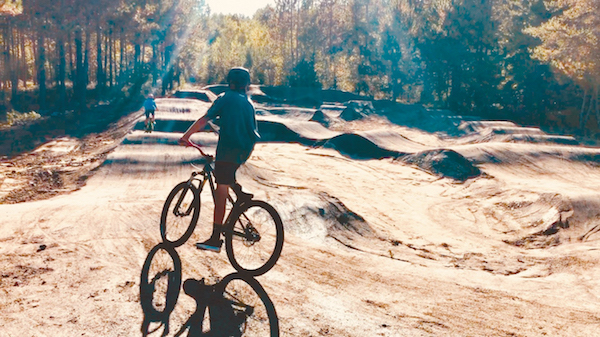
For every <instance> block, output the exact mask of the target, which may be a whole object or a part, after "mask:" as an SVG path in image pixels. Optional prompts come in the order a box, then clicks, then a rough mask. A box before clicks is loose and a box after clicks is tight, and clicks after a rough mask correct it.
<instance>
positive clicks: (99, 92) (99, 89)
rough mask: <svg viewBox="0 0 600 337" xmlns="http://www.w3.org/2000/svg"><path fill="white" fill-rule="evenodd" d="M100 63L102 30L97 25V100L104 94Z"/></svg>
mask: <svg viewBox="0 0 600 337" xmlns="http://www.w3.org/2000/svg"><path fill="white" fill-rule="evenodd" d="M102 61H103V60H102V28H101V27H100V23H98V26H97V27H96V94H97V96H98V98H100V97H101V96H102V94H103V93H104V88H105V84H106V79H105V76H104V67H103V66H102Z"/></svg>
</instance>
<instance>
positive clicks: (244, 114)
mask: <svg viewBox="0 0 600 337" xmlns="http://www.w3.org/2000/svg"><path fill="white" fill-rule="evenodd" d="M227 82H228V84H229V90H227V91H225V92H224V93H223V94H221V95H220V96H219V97H218V98H217V100H215V102H214V103H213V104H212V106H211V107H210V108H209V109H208V111H207V112H206V115H204V116H203V117H201V118H200V119H198V120H197V121H196V122H194V124H192V126H190V127H189V128H188V130H187V131H186V132H185V133H184V134H183V137H181V138H180V139H179V144H181V145H189V138H190V136H191V135H192V134H194V133H196V132H199V131H200V130H202V129H204V127H205V126H206V124H207V123H208V122H209V121H210V120H214V119H216V118H219V121H218V124H219V126H220V131H219V141H218V143H217V151H216V158H215V171H214V175H215V180H216V182H217V190H216V193H215V194H216V196H215V212H214V217H213V231H212V235H211V237H210V238H209V239H208V240H206V241H205V242H199V243H197V244H196V247H197V248H199V249H204V250H209V251H213V252H220V251H221V245H222V243H223V240H221V230H222V226H223V218H224V217H225V204H226V201H227V195H228V194H229V193H228V189H229V187H231V188H232V189H233V190H234V191H235V192H236V194H237V195H238V198H239V197H245V196H247V195H246V194H245V193H243V192H242V191H241V186H240V185H239V184H237V183H236V180H235V173H236V171H237V169H238V168H239V167H240V165H242V164H244V163H245V162H246V161H247V160H248V158H249V157H250V154H251V153H252V150H253V149H254V144H255V143H256V141H257V140H258V139H259V138H260V135H259V134H258V127H257V124H256V114H255V110H254V105H253V104H252V101H251V100H250V98H249V97H248V95H247V91H248V89H249V88H250V73H249V72H248V70H247V69H245V68H242V67H235V68H232V69H231V70H230V71H229V73H228V74H227Z"/></svg>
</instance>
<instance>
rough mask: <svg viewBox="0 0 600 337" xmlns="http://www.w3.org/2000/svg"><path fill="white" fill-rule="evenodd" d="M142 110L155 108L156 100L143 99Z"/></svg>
mask: <svg viewBox="0 0 600 337" xmlns="http://www.w3.org/2000/svg"><path fill="white" fill-rule="evenodd" d="M138 102H139V101H138ZM144 110H146V111H154V110H156V102H154V99H152V98H146V100H145V101H144Z"/></svg>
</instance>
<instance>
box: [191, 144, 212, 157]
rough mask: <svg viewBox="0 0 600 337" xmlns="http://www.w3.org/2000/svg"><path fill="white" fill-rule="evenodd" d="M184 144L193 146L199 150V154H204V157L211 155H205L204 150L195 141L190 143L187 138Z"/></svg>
mask: <svg viewBox="0 0 600 337" xmlns="http://www.w3.org/2000/svg"><path fill="white" fill-rule="evenodd" d="M185 145H186V146H190V147H193V148H195V149H196V150H198V151H200V154H201V155H202V156H204V157H211V156H209V155H207V154H206V153H204V151H202V148H201V147H200V145H198V144H196V143H192V141H190V140H188V141H187V142H186V143H185Z"/></svg>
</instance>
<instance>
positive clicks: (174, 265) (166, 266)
mask: <svg viewBox="0 0 600 337" xmlns="http://www.w3.org/2000/svg"><path fill="white" fill-rule="evenodd" d="M161 251H164V252H166V253H167V254H168V256H169V257H166V256H165V255H164V254H161V253H159V252H161ZM180 288H181V259H180V258H179V255H178V254H177V252H176V251H175V249H174V247H172V246H169V245H165V244H164V243H159V244H158V245H156V246H154V248H152V249H151V250H150V252H149V253H148V256H147V257H146V260H145V261H144V266H143V267H142V273H141V276H140V304H141V306H142V310H143V312H144V322H145V323H146V322H150V321H152V322H156V321H162V322H164V323H165V326H166V327H167V329H168V319H169V316H170V314H171V312H173V309H175V304H176V303H177V299H178V298H179V290H180Z"/></svg>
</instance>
